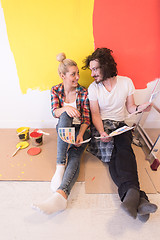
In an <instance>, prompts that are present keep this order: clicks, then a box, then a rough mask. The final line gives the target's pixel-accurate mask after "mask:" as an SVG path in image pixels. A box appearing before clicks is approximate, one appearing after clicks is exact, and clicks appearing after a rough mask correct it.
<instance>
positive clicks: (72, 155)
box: [56, 112, 90, 196]
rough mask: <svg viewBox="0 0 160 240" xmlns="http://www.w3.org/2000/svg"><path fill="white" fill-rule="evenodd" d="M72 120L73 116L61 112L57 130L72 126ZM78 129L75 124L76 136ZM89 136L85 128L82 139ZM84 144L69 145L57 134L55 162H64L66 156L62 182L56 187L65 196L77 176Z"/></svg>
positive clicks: (85, 144)
mask: <svg viewBox="0 0 160 240" xmlns="http://www.w3.org/2000/svg"><path fill="white" fill-rule="evenodd" d="M72 122H73V118H71V117H69V116H68V114H67V113H66V112H64V113H62V114H61V116H60V118H59V122H58V124H57V126H56V129H57V131H58V128H62V127H73V126H74V125H73V124H72ZM79 129H80V125H78V126H75V135H76V136H77V135H78V133H79ZM89 137H90V134H89V132H88V131H87V130H86V131H85V133H84V135H83V140H86V139H88V138H89ZM86 146H87V143H83V144H82V145H81V146H80V147H77V146H75V145H73V144H71V145H69V144H68V143H66V142H64V141H63V140H61V138H60V137H59V136H58V139H57V163H58V164H65V163H66V157H68V160H67V166H66V169H65V172H64V175H63V179H62V183H61V185H60V187H59V188H58V189H61V190H63V191H64V192H65V193H66V194H67V196H68V195H69V194H70V191H71V189H72V187H73V185H74V183H75V182H76V180H77V178H78V175H79V169H80V159H81V156H82V154H83V152H84V150H85V148H86Z"/></svg>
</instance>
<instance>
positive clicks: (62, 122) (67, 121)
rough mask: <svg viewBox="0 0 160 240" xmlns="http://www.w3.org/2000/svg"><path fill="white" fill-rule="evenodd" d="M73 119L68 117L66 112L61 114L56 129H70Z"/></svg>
mask: <svg viewBox="0 0 160 240" xmlns="http://www.w3.org/2000/svg"><path fill="white" fill-rule="evenodd" d="M72 122H73V118H72V117H70V116H69V115H68V114H67V112H63V113H62V114H61V116H60V117H59V121H58V126H57V127H62V126H64V127H70V126H71V125H72Z"/></svg>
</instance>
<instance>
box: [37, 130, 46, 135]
mask: <svg viewBox="0 0 160 240" xmlns="http://www.w3.org/2000/svg"><path fill="white" fill-rule="evenodd" d="M37 132H38V133H43V134H44V135H49V133H46V132H43V131H42V130H37Z"/></svg>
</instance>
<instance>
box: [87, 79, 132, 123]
mask: <svg viewBox="0 0 160 240" xmlns="http://www.w3.org/2000/svg"><path fill="white" fill-rule="evenodd" d="M134 91H135V87H134V85H133V82H132V80H131V79H130V78H128V77H122V76H117V83H116V85H115V86H114V88H113V89H112V91H111V92H109V91H107V89H106V88H105V87H104V85H103V83H102V82H100V83H98V84H97V83H96V82H93V83H91V85H90V86H89V88H88V97H89V100H90V101H98V104H99V108H100V114H101V118H102V120H105V119H110V120H115V121H124V119H125V109H126V107H125V104H126V98H127V96H130V95H132V94H134Z"/></svg>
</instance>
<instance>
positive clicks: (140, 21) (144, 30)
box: [93, 0, 160, 89]
mask: <svg viewBox="0 0 160 240" xmlns="http://www.w3.org/2000/svg"><path fill="white" fill-rule="evenodd" d="M93 34H94V40H95V48H97V47H107V48H110V49H112V50H113V54H114V56H115V60H116V62H117V64H118V74H119V75H122V76H128V77H130V78H131V79H132V80H133V82H134V85H135V87H136V88H138V89H142V88H146V84H147V83H148V82H150V81H153V80H155V79H156V78H158V77H160V67H159V62H160V44H159V43H160V1H159V0H146V1H139V0H130V1H128V0H121V1H119V0H112V1H110V0H95V5H94V13H93Z"/></svg>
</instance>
